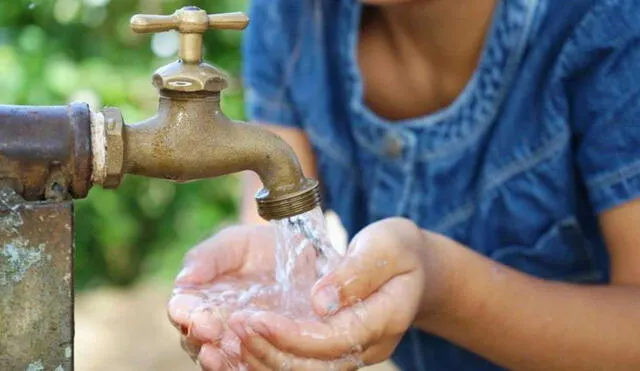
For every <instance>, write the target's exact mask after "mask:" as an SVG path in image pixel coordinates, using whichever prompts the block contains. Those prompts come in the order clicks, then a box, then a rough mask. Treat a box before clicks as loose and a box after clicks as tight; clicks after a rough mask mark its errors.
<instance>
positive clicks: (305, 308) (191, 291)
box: [174, 208, 341, 369]
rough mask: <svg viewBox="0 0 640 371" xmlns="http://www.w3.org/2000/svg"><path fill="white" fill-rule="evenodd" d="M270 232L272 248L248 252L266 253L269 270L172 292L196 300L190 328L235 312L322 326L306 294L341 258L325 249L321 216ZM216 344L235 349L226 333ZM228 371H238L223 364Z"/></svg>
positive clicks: (319, 213)
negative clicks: (204, 319)
mask: <svg viewBox="0 0 640 371" xmlns="http://www.w3.org/2000/svg"><path fill="white" fill-rule="evenodd" d="M272 226H273V227H274V230H275V233H276V244H275V247H272V246H267V244H268V241H266V242H265V244H266V245H265V246H264V247H262V246H253V247H252V248H254V249H257V248H264V249H270V250H271V251H272V252H271V253H270V254H269V255H272V256H271V257H270V256H269V255H265V262H264V264H265V266H270V267H271V269H269V270H267V271H266V273H263V274H258V275H255V276H249V277H248V276H240V277H238V276H234V275H226V276H223V277H220V278H217V279H215V280H214V281H213V282H212V283H209V284H207V285H205V286H200V287H197V288H194V287H189V288H176V290H175V291H174V295H191V296H194V295H196V296H197V297H198V298H199V299H198V305H197V307H196V308H192V309H191V312H190V313H189V316H190V317H189V318H193V322H194V323H195V322H198V318H201V317H202V315H201V313H205V316H216V317H217V319H218V320H219V321H220V322H222V323H223V326H225V322H226V319H227V318H228V317H229V315H230V314H231V313H233V312H234V311H237V310H268V311H273V312H276V313H278V314H281V315H284V316H286V317H288V318H292V319H304V320H310V319H312V320H313V319H315V320H319V321H320V320H322V319H321V318H319V317H318V316H317V315H316V314H315V312H314V310H313V308H312V304H311V295H310V294H311V288H312V287H313V285H314V284H315V282H316V281H317V280H318V279H319V278H321V277H322V276H323V275H325V274H326V273H327V272H328V271H329V270H330V269H331V268H332V267H334V266H335V264H336V263H337V262H338V261H339V259H340V257H341V253H340V252H338V251H337V250H335V249H334V248H333V246H332V245H331V243H330V240H329V238H328V235H327V231H326V228H325V219H324V215H323V213H322V211H321V210H320V209H319V208H316V209H314V210H312V211H309V212H307V213H304V214H301V215H297V216H294V217H291V218H288V219H283V220H278V221H274V222H272ZM174 298H175V296H174ZM198 316H200V317H198ZM227 330H228V329H227ZM220 343H221V348H222V349H223V351H227V352H233V350H231V351H229V350H228V349H233V348H237V347H238V344H237V343H238V339H237V338H236V337H235V336H234V335H233V334H232V333H231V331H225V334H224V335H223V339H221V342H220ZM225 349H226V350H225ZM194 351H197V349H195V350H194ZM192 356H194V355H192ZM229 356H230V358H232V355H229ZM228 368H229V369H238V365H235V366H234V365H232V364H231V363H229V365H228Z"/></svg>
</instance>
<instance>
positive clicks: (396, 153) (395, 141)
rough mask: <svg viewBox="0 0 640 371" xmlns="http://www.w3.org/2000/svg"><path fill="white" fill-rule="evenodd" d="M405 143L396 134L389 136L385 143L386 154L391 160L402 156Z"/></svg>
mask: <svg viewBox="0 0 640 371" xmlns="http://www.w3.org/2000/svg"><path fill="white" fill-rule="evenodd" d="M403 149H404V143H403V142H402V139H400V138H399V137H398V135H396V134H387V136H386V138H385V143H384V154H385V155H386V156H387V157H389V158H398V157H400V155H402V150H403Z"/></svg>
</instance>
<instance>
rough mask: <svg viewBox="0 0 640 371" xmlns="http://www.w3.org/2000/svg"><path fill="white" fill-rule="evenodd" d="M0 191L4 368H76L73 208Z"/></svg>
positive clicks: (0, 349)
mask: <svg viewBox="0 0 640 371" xmlns="http://www.w3.org/2000/svg"><path fill="white" fill-rule="evenodd" d="M21 201H22V200H21V199H20V198H19V197H18V196H16V195H15V193H13V192H10V191H8V190H7V189H4V190H3V189H0V370H3V371H4V370H7V371H9V370H27V371H41V370H42V371H44V370H52V371H70V370H73V331H74V330H73V307H74V305H73V217H72V213H73V207H72V204H71V202H70V201H68V202H67V201H65V202H57V203H53V202H30V203H26V202H21Z"/></svg>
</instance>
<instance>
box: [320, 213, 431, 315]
mask: <svg viewBox="0 0 640 371" xmlns="http://www.w3.org/2000/svg"><path fill="white" fill-rule="evenodd" d="M421 236H422V235H421V233H420V231H419V229H418V228H417V227H416V226H415V224H413V223H412V222H409V221H405V220H402V219H391V220H386V221H384V222H380V223H375V224H373V225H371V226H369V227H367V228H366V229H364V230H363V231H362V232H360V233H359V234H358V235H357V236H356V237H355V239H354V240H353V242H352V243H351V246H350V247H349V249H348V253H347V256H346V257H345V259H344V260H343V261H342V262H341V263H340V264H339V265H338V267H336V268H335V269H334V270H333V271H332V272H331V273H329V274H328V275H326V276H325V277H323V278H322V279H320V280H319V281H318V282H317V283H316V285H315V286H314V287H313V289H312V300H313V304H314V308H315V310H316V312H317V313H318V314H320V315H322V316H325V315H331V314H333V313H336V312H337V311H338V310H339V309H340V308H342V307H344V306H347V305H351V304H353V303H355V302H357V301H359V300H362V299H365V298H367V297H368V296H369V295H371V294H372V293H374V292H375V291H376V290H378V289H379V288H380V287H382V286H383V285H384V284H385V283H387V282H388V281H389V280H390V279H392V278H393V277H395V276H398V275H402V274H405V273H408V272H411V271H412V270H414V269H417V268H418V267H419V264H418V263H417V262H416V260H415V259H414V254H413V253H410V252H409V250H408V249H406V248H404V247H405V246H406V245H417V244H419V243H420V239H421Z"/></svg>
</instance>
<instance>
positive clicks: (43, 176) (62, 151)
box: [0, 103, 91, 201]
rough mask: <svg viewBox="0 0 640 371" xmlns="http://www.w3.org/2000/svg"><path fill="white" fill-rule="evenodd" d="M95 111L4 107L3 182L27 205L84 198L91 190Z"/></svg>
mask: <svg viewBox="0 0 640 371" xmlns="http://www.w3.org/2000/svg"><path fill="white" fill-rule="evenodd" d="M90 130H91V118H90V110H89V106H88V105H87V104H84V103H74V104H70V105H68V106H51V107H30V106H5V105H0V139H1V140H0V182H2V183H3V184H4V185H5V186H8V187H10V188H12V189H14V190H16V191H17V192H18V193H19V194H20V195H21V196H22V197H23V198H24V199H25V200H27V201H36V200H44V199H51V200H61V199H65V198H67V194H69V195H71V196H72V197H73V198H84V197H86V196H87V193H88V192H89V189H90V188H91V135H90Z"/></svg>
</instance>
